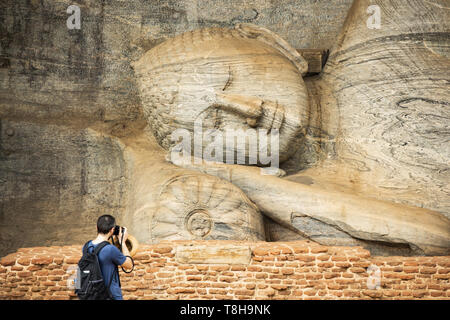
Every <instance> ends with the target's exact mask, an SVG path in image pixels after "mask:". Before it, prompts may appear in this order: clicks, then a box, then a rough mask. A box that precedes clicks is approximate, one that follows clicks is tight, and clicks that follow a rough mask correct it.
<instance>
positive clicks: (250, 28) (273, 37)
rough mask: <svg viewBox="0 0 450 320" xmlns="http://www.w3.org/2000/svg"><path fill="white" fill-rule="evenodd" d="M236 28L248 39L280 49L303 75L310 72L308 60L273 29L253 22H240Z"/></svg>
mask: <svg viewBox="0 0 450 320" xmlns="http://www.w3.org/2000/svg"><path fill="white" fill-rule="evenodd" d="M234 28H235V29H236V30H237V31H238V32H239V33H240V34H241V35H242V36H244V37H246V38H248V39H256V40H259V41H261V42H264V43H265V44H268V45H270V46H271V47H273V48H275V49H277V50H278V51H280V52H281V53H282V54H283V55H284V56H285V57H286V58H288V59H289V60H290V61H291V62H292V63H293V64H294V65H295V66H296V67H297V69H298V70H299V71H300V73H301V75H302V76H304V75H305V74H306V72H308V63H307V62H306V60H305V59H304V58H303V57H302V56H301V55H300V54H299V53H298V52H297V50H295V49H294V48H292V47H291V46H290V45H289V43H287V42H286V41H285V40H283V39H282V38H281V37H280V36H278V35H277V34H275V33H273V32H272V31H270V30H268V29H266V28H263V27H260V26H257V25H254V24H251V23H240V24H237V25H236V26H235V27H234Z"/></svg>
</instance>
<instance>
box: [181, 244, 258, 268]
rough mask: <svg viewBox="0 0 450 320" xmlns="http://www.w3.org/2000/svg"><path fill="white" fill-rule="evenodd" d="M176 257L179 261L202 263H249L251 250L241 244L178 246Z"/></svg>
mask: <svg viewBox="0 0 450 320" xmlns="http://www.w3.org/2000/svg"><path fill="white" fill-rule="evenodd" d="M176 259H177V262H178V263H201V264H245V265H246V264H249V263H250V259H251V250H250V247H248V246H239V245H227V244H222V245H216V246H213V245H208V246H207V245H192V246H178V247H177V253H176Z"/></svg>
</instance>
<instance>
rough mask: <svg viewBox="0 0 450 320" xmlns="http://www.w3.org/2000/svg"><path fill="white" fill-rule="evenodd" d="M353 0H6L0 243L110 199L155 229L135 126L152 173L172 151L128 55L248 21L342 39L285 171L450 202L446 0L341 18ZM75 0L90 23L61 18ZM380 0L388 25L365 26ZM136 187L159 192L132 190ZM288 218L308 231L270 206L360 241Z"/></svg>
mask: <svg viewBox="0 0 450 320" xmlns="http://www.w3.org/2000/svg"><path fill="white" fill-rule="evenodd" d="M352 2H353V1H352V0H343V1H339V0H332V1H328V0H327V1H325V0H319V1H317V0H305V1H298V0H297V1H282V2H281V1H280V2H278V1H258V0H255V1H237V0H232V1H212V0H206V1H188V0H183V1H144V0H134V1H131V0H130V1H119V0H107V1H94V0H91V1H79V2H78V3H73V2H72V1H69V0H60V1H52V0H43V1H38V0H29V1H25V0H5V1H2V2H1V3H0V129H1V130H0V191H1V192H0V256H3V255H4V254H6V253H8V252H12V251H14V250H15V249H17V248H18V247H24V246H34V245H62V244H75V243H80V242H82V241H84V240H86V239H87V238H89V237H92V236H93V234H94V233H95V220H96V219H97V217H98V216H99V215H101V214H104V213H111V214H113V215H115V216H116V217H117V218H118V220H119V223H124V224H127V225H130V226H133V224H134V227H135V228H136V232H137V236H139V237H140V236H142V235H145V230H146V229H145V228H148V227H149V226H148V225H144V224H143V223H140V222H142V221H140V220H139V219H135V218H136V217H134V216H133V213H134V212H135V210H136V209H137V208H138V204H139V203H140V201H141V202H145V201H147V200H148V199H153V200H155V198H154V195H153V194H152V190H153V189H157V188H156V187H155V188H153V185H148V186H143V185H145V183H144V184H141V185H140V186H138V185H137V182H136V174H137V173H136V172H135V169H136V168H137V167H138V162H137V161H138V160H139V159H138V157H136V156H134V155H133V150H131V151H130V150H129V149H130V148H131V147H130V146H131V145H132V143H129V142H130V141H133V138H134V137H136V136H142V135H146V137H147V138H148V141H147V144H146V148H147V149H150V150H149V154H148V155H149V158H145V159H148V165H147V170H148V172H147V174H150V173H151V172H158V171H162V172H166V173H170V172H172V170H175V169H173V168H172V167H170V168H169V167H164V166H163V165H162V164H161V162H160V161H162V160H161V159H162V157H161V153H162V151H161V149H160V148H159V146H158V145H157V143H156V140H155V139H154V138H153V137H152V135H151V134H149V132H151V130H147V129H148V128H145V127H146V125H147V122H146V119H145V116H144V112H143V108H142V102H141V99H140V97H139V94H138V85H137V81H136V79H135V74H134V72H133V69H132V67H131V63H133V62H135V61H137V60H138V59H140V58H141V57H142V56H143V55H144V53H145V52H147V51H148V50H150V49H151V48H153V47H154V46H155V45H157V44H159V43H162V42H163V41H165V40H167V39H168V38H170V37H173V36H176V35H179V34H181V33H184V32H186V31H191V30H195V29H198V28H203V27H234V25H235V24H237V23H253V24H256V25H259V26H262V27H265V28H268V29H269V30H271V31H273V32H275V33H276V34H278V35H279V36H281V37H282V38H283V39H285V40H287V42H288V43H289V44H290V45H291V46H292V47H294V48H326V49H328V48H331V47H333V48H332V50H331V54H330V58H329V61H328V63H327V65H326V68H325V70H324V72H323V74H322V75H319V76H317V77H311V78H307V79H305V85H306V87H307V88H308V94H309V115H308V118H307V119H304V120H305V121H307V123H308V125H307V127H306V128H305V129H306V131H305V132H300V133H299V135H298V137H297V139H296V140H297V145H296V146H295V148H294V147H293V149H297V152H296V153H295V154H294V156H293V157H292V158H291V159H289V160H288V161H286V162H285V163H283V164H282V168H284V169H285V170H286V171H287V172H288V173H289V174H290V175H289V176H288V177H285V178H284V179H286V180H290V181H294V182H297V183H300V184H303V185H307V186H313V187H314V188H319V189H321V190H324V191H338V192H344V193H349V194H352V195H355V196H364V197H366V196H367V197H371V198H375V199H378V200H383V201H390V202H397V203H401V204H406V205H410V206H416V207H423V208H425V209H432V210H435V211H439V212H441V213H443V214H444V215H447V216H449V214H450V213H449V212H450V210H449V209H450V199H449V193H450V190H449V189H448V181H449V178H450V177H449V175H448V162H449V161H448V159H449V158H450V155H449V154H450V152H449V149H448V118H449V115H448V103H449V100H450V99H449V96H448V92H449V90H448V81H449V79H448V70H449V68H450V67H449V59H448V57H449V53H448V38H449V37H448V30H449V25H448V21H450V19H448V18H449V11H448V9H446V8H448V4H447V2H446V1H444V0H439V1H433V2H431V1H406V0H402V1H400V0H383V1H381V0H379V1H365V0H364V1H355V4H354V6H353V9H352V10H351V11H350V12H349V15H348V17H349V18H348V19H347V22H346V26H345V28H344V32H342V33H340V32H339V31H340V28H341V27H342V25H343V23H344V19H345V17H346V16H347V12H348V10H349V9H350V6H351V4H352ZM73 4H76V5H78V6H79V7H80V8H81V29H80V30H68V28H67V26H66V20H67V18H68V16H69V14H67V12H66V10H67V7H68V6H69V5H73ZM373 4H376V5H379V7H380V8H381V17H382V20H381V21H382V22H381V29H368V28H367V26H366V20H367V18H368V15H367V12H366V9H367V7H368V6H369V5H373ZM339 34H341V35H340V37H339V38H338V35H339ZM336 39H337V40H338V41H336ZM153 129H154V128H153ZM128 151H130V152H128ZM142 155H144V153H142ZM155 159H158V161H155ZM139 161H140V160H139ZM158 165H160V166H158ZM166 165H167V164H166ZM152 166H154V168H153V169H152V168H151V167H152ZM152 170H154V171H152ZM165 170H166V171H165ZM299 171H301V172H299ZM161 176H162V177H163V175H161ZM163 180H164V179H161V181H159V182H158V183H162V182H163ZM158 183H155V186H158ZM138 187H139V188H141V187H143V188H144V189H143V190H144V191H146V190H148V191H149V192H148V193H147V194H148V198H146V197H145V195H146V193H145V192H144V193H140V195H141V196H142V197H141V198H139V199H138V198H135V194H134V191H135V190H137V189H136V188H138ZM145 188H148V189H145ZM140 205H143V203H140ZM203 220H204V219H203ZM291 222H292V223H293V224H294V225H295V226H297V227H298V228H303V229H306V231H307V232H305V233H304V234H302V235H299V234H296V233H295V232H294V231H293V230H288V229H285V228H284V227H281V226H280V225H277V224H276V223H275V222H268V223H267V225H266V226H269V227H267V228H266V231H265V232H266V237H270V239H271V240H279V239H302V238H303V237H309V238H311V239H313V240H315V241H318V242H320V241H331V242H332V241H335V239H341V240H340V241H347V240H348V241H349V244H351V245H353V244H358V245H361V243H362V242H361V241H360V240H358V241H356V240H354V239H353V238H350V237H349V236H348V234H346V233H342V232H340V230H337V229H331V230H329V229H327V226H326V225H324V224H321V223H318V222H317V221H314V220H311V219H310V218H308V217H305V216H302V215H300V216H296V217H293V218H292V221H291ZM190 225H192V222H191V224H190ZM255 225H256V226H257V227H256V229H258V237H259V236H261V234H263V232H262V231H261V230H260V229H259V227H260V224H259V222H258V223H255ZM202 230H203V229H202V228H197V231H195V232H196V233H198V234H199V235H202V234H203V233H204V231H202ZM268 230H269V232H268ZM131 231H132V230H131ZM141 232H142V233H141ZM131 233H133V232H131ZM140 233H141V234H140ZM324 233H327V236H324V235H323V234H324ZM356 234H357V233H356ZM297 237H298V238H297ZM140 238H141V239H145V237H140ZM350 242H351V243H350ZM402 246H403V243H402V244H400V247H399V246H397V247H394V248H392V250H391V249H389V248H387V247H386V243H384V244H376V243H373V242H372V243H371V244H370V249H371V250H373V252H376V253H377V254H410V251H409V250H410V249H409V248H408V247H407V246H406V247H402Z"/></svg>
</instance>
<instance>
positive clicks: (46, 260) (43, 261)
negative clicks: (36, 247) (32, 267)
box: [31, 257, 53, 265]
mask: <svg viewBox="0 0 450 320" xmlns="http://www.w3.org/2000/svg"><path fill="white" fill-rule="evenodd" d="M52 262H53V258H52V257H38V258H33V259H32V260H31V263H32V264H37V265H45V264H50V263H52Z"/></svg>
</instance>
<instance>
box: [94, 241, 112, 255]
mask: <svg viewBox="0 0 450 320" xmlns="http://www.w3.org/2000/svg"><path fill="white" fill-rule="evenodd" d="M108 244H110V243H109V242H108V241H103V242H100V243H99V244H98V245H97V247H95V249H94V254H95V255H98V254H99V252H100V250H102V249H103V248H104V247H106V246H107V245H108Z"/></svg>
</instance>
